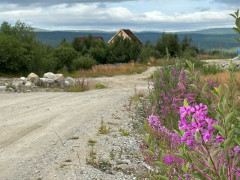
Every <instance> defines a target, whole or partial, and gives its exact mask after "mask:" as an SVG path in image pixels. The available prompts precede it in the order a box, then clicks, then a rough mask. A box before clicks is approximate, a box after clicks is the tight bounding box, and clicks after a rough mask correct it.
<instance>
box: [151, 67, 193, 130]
mask: <svg viewBox="0 0 240 180" xmlns="http://www.w3.org/2000/svg"><path fill="white" fill-rule="evenodd" d="M152 82H153V90H152V92H151V93H150V97H151V98H150V99H152V100H151V104H152V106H154V107H156V110H155V114H157V115H159V121H160V122H161V124H162V125H164V126H165V127H166V128H167V129H177V127H178V126H177V122H178V120H177V119H178V114H179V107H181V106H182V105H183V100H184V99H187V101H188V102H189V103H190V104H191V103H195V97H196V96H197V95H196V94H194V93H192V92H191V91H190V86H189V85H190V80H189V78H188V75H187V74H186V73H185V71H184V69H182V68H179V67H178V68H177V67H175V66H173V67H167V68H166V69H164V68H163V69H160V70H159V72H156V73H155V74H154V80H153V81H152Z"/></svg>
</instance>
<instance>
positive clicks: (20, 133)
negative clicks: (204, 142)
mask: <svg viewBox="0 0 240 180" xmlns="http://www.w3.org/2000/svg"><path fill="white" fill-rule="evenodd" d="M155 69H156V68H154V67H151V68H149V69H148V70H147V71H146V72H144V73H142V74H134V75H129V76H115V77H102V78H96V79H93V80H94V81H98V82H102V83H103V84H104V85H106V86H108V88H107V89H101V90H91V91H87V92H83V93H65V92H64V93H59V92H56V93H53V92H51V93H49V92H46V93H19V94H17V93H0V179H1V180H2V179H37V178H39V171H41V173H42V172H44V173H42V174H41V177H42V179H61V178H59V177H58V172H57V168H56V166H59V161H61V160H62V157H66V156H68V151H69V150H71V147H69V146H76V144H74V143H68V142H67V141H68V140H69V139H71V137H73V136H74V135H75V134H78V136H79V139H78V145H77V146H78V149H79V153H80V154H79V157H80V158H79V164H80V165H81V166H85V162H86V157H87V151H86V146H87V141H88V139H90V138H92V137H93V136H94V135H95V134H96V132H97V130H98V127H99V124H100V119H101V117H103V116H105V115H107V114H111V113H113V112H114V111H115V110H116V109H119V108H120V107H122V106H123V105H124V104H125V103H126V101H127V99H128V98H129V97H130V96H131V95H132V94H133V93H134V88H133V87H134V84H136V86H137V88H138V89H141V88H142V89H146V88H147V81H146V78H148V77H149V76H150V74H151V73H152V72H153V71H154V70H155ZM122 113H124V112H122ZM67 143H68V144H67ZM66 146H67V148H66ZM43 170H44V171H43Z"/></svg>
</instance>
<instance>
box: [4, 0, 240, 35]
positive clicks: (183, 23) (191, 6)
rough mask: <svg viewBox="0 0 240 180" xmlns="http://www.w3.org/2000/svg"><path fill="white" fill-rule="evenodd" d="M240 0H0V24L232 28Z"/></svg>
mask: <svg viewBox="0 0 240 180" xmlns="http://www.w3.org/2000/svg"><path fill="white" fill-rule="evenodd" d="M239 8H240V0H1V2H0V23H2V22H3V21H7V22H9V23H11V24H14V23H15V22H16V21H17V20H18V19H19V20H21V21H22V22H25V23H26V24H27V25H30V26H32V27H35V28H41V29H47V30H104V31H116V30H118V29H121V28H128V29H131V30H134V31H185V30H199V29H207V28H213V27H233V26H234V19H233V18H232V17H231V16H229V13H233V12H234V11H236V10H237V9H239Z"/></svg>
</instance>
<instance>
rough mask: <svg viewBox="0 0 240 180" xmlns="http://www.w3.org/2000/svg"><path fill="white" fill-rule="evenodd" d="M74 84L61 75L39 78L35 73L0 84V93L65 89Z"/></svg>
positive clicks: (45, 75) (71, 79)
mask: <svg viewBox="0 0 240 180" xmlns="http://www.w3.org/2000/svg"><path fill="white" fill-rule="evenodd" d="M75 84H76V80H75V79H74V78H71V77H67V78H64V76H63V74H54V73H52V72H48V73H45V74H44V75H43V77H42V78H39V76H38V75H36V74H35V73H30V74H29V75H28V77H21V78H15V79H13V80H11V81H9V82H0V91H8V92H32V91H35V90H36V89H39V88H61V89H63V88H65V87H69V86H72V85H75Z"/></svg>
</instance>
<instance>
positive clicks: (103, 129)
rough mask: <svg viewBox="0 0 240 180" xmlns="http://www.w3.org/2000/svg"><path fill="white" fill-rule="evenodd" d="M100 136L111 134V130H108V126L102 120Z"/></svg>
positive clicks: (99, 130)
mask: <svg viewBox="0 0 240 180" xmlns="http://www.w3.org/2000/svg"><path fill="white" fill-rule="evenodd" d="M98 133H99V134H108V133H110V128H107V126H106V124H105V123H104V121H103V120H101V125H100V127H99V129H98Z"/></svg>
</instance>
